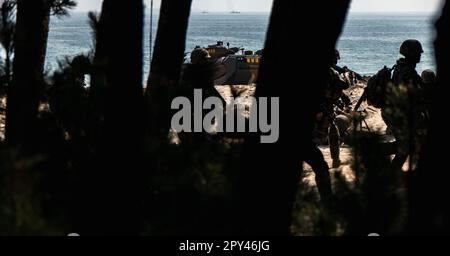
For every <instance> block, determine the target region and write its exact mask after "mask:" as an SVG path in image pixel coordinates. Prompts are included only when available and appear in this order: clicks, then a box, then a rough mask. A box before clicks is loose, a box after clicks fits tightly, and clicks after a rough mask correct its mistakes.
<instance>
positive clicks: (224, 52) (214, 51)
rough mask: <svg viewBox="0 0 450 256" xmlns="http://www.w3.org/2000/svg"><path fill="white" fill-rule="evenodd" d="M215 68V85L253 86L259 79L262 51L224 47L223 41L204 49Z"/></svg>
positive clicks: (228, 45)
mask: <svg viewBox="0 0 450 256" xmlns="http://www.w3.org/2000/svg"><path fill="white" fill-rule="evenodd" d="M204 49H206V51H208V53H209V55H210V59H209V61H210V62H212V63H213V64H214V66H215V75H214V84H215V85H251V84H253V83H256V80H257V78H258V70H259V64H260V63H261V57H262V50H259V51H256V52H253V51H247V50H245V49H243V48H238V47H233V48H230V44H229V43H227V46H225V45H224V43H223V42H222V41H219V42H217V44H215V45H209V46H208V47H206V48H204Z"/></svg>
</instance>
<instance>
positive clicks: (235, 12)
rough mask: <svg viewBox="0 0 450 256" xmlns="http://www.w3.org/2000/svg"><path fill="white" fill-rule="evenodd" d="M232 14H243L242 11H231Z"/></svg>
mask: <svg viewBox="0 0 450 256" xmlns="http://www.w3.org/2000/svg"><path fill="white" fill-rule="evenodd" d="M230 13H231V14H239V13H241V12H240V11H231V12H230Z"/></svg>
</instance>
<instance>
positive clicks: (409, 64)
mask: <svg viewBox="0 0 450 256" xmlns="http://www.w3.org/2000/svg"><path fill="white" fill-rule="evenodd" d="M400 54H401V55H403V56H404V58H400V59H399V60H398V61H397V65H396V66H395V68H394V73H393V80H394V83H395V84H396V85H400V84H403V85H411V86H416V87H417V86H420V83H421V81H422V79H421V77H420V76H419V74H418V73H417V71H416V66H417V64H418V63H420V60H421V58H422V54H423V48H422V44H421V43H420V42H419V41H417V40H415V39H409V40H406V41H404V42H403V43H402V45H401V47H400Z"/></svg>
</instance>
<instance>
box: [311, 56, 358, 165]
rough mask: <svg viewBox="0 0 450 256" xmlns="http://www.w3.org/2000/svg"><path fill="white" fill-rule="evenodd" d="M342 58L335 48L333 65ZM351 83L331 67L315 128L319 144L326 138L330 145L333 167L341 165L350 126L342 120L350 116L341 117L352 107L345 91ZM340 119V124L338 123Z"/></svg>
mask: <svg viewBox="0 0 450 256" xmlns="http://www.w3.org/2000/svg"><path fill="white" fill-rule="evenodd" d="M339 60H340V53H339V51H338V50H335V54H334V59H333V65H334V66H336V65H337V63H338V61H339ZM349 87H350V84H349V83H348V82H347V81H346V80H345V79H343V77H342V76H341V74H339V72H338V71H336V70H335V69H334V68H333V67H330V70H329V77H328V82H327V87H326V89H325V95H324V97H323V102H322V104H321V112H320V113H319V115H318V118H317V121H318V122H317V124H316V129H315V134H316V139H317V141H318V142H319V144H322V143H323V142H324V138H326V140H327V142H328V144H329V146H330V153H331V157H332V159H333V168H337V167H339V166H340V165H341V159H340V152H341V144H342V137H343V135H344V134H345V133H346V132H347V130H348V127H349V126H350V124H349V123H348V124H347V125H348V127H346V125H345V124H344V123H343V122H341V121H342V120H348V118H345V117H343V116H342V117H341V114H342V113H343V112H345V110H346V109H350V108H351V100H350V99H349V98H348V96H347V95H346V94H345V93H344V90H346V89H348V88H349ZM336 120H339V126H338V124H337V123H336Z"/></svg>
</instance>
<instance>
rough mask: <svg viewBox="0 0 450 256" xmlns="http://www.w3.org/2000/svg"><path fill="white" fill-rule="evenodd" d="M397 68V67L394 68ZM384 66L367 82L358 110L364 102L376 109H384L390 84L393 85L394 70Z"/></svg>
mask: <svg viewBox="0 0 450 256" xmlns="http://www.w3.org/2000/svg"><path fill="white" fill-rule="evenodd" d="M394 68H395V67H394ZM394 68H388V67H386V66H384V68H383V69H381V70H380V71H378V72H377V73H376V74H375V75H374V76H372V77H371V78H370V79H369V81H368V82H367V87H366V89H365V91H364V95H363V96H362V97H361V99H360V101H359V102H358V104H356V108H359V107H360V106H361V103H362V101H364V100H367V102H368V104H369V105H371V106H374V107H376V108H384V107H385V105H386V94H387V88H388V86H389V84H392V82H393V81H392V70H393V69H394ZM355 110H358V109H355Z"/></svg>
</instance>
